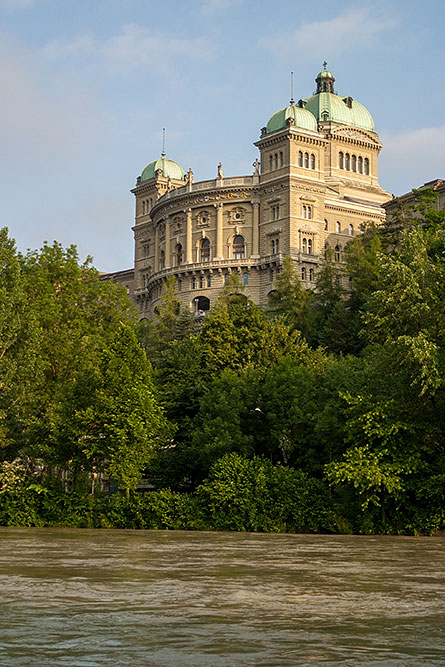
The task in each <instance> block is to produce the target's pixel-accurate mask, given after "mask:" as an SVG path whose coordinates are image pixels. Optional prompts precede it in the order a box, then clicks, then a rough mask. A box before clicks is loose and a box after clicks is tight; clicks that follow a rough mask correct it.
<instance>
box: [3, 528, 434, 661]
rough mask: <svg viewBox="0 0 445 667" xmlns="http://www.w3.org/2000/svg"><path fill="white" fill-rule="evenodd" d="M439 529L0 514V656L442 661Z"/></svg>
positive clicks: (23, 658) (19, 658)
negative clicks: (73, 524) (141, 523)
mask: <svg viewBox="0 0 445 667" xmlns="http://www.w3.org/2000/svg"><path fill="white" fill-rule="evenodd" d="M444 575H445V538H444V537H433V538H414V537H383V536H377V537H373V536H369V537H368V536H363V537H362V536H349V535H341V536H338V535H336V536H332V535H270V534H269V535H264V534H250V533H198V532H175V531H171V532H170V531H131V530H128V531H126V530H122V531H118V530H74V529H73V530H71V529H59V528H54V529H53V528H50V529H32V528H29V529H28V528H0V595H1V604H0V665H7V666H8V667H12V666H16V665H17V666H18V665H20V667H22V666H34V665H36V666H37V665H38V666H39V667H41V666H42V665H43V666H46V665H49V666H53V665H55V666H62V665H70V666H75V667H93V666H95V665H113V666H116V665H129V666H131V667H133V666H138V665H144V666H145V665H147V666H153V667H158V666H159V667H160V666H162V667H164V666H166V667H176V666H178V667H179V666H181V667H182V666H184V665H193V666H194V665H197V666H200V665H209V666H211V667H214V666H215V667H218V666H219V665H234V666H235V665H264V666H267V667H273V666H275V665H313V664H317V663H320V664H323V665H334V664H342V665H351V666H352V665H357V664H366V665H374V664H375V665H381V664H382V663H384V664H385V665H416V666H418V665H422V666H423V665H430V664H431V665H433V664H435V665H437V664H442V665H445V576H444Z"/></svg>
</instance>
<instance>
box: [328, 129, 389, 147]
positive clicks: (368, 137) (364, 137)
mask: <svg viewBox="0 0 445 667" xmlns="http://www.w3.org/2000/svg"><path fill="white" fill-rule="evenodd" d="M332 134H333V136H336V137H347V138H348V139H357V141H366V142H367V143H373V144H378V145H380V142H379V141H377V140H376V138H375V137H374V136H373V135H372V134H371V133H370V132H365V131H364V130H357V129H355V128H353V127H341V128H340V129H338V130H334V131H333V132H332Z"/></svg>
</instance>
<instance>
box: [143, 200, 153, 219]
mask: <svg viewBox="0 0 445 667" xmlns="http://www.w3.org/2000/svg"><path fill="white" fill-rule="evenodd" d="M153 204H154V199H153V197H150V198H149V199H143V200H142V215H146V214H147V213H148V212H149V211H150V209H152V208H153Z"/></svg>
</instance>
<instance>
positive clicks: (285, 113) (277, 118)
mask: <svg viewBox="0 0 445 667" xmlns="http://www.w3.org/2000/svg"><path fill="white" fill-rule="evenodd" d="M288 118H292V119H293V121H294V124H295V127H298V128H300V129H302V130H311V131H312V132H316V131H317V122H316V120H315V118H314V116H313V114H311V113H309V112H308V111H306V109H303V108H300V107H299V106H297V105H296V104H290V105H289V106H288V107H286V108H285V109H280V111H277V112H276V113H274V115H273V116H271V117H270V118H269V121H268V123H267V125H266V132H267V133H268V134H269V132H276V131H277V130H282V129H283V128H285V127H287V119H288Z"/></svg>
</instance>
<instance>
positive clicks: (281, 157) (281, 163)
mask: <svg viewBox="0 0 445 667" xmlns="http://www.w3.org/2000/svg"><path fill="white" fill-rule="evenodd" d="M283 164H284V159H283V151H280V167H282V166H283Z"/></svg>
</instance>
